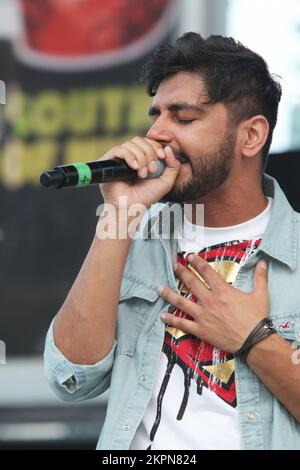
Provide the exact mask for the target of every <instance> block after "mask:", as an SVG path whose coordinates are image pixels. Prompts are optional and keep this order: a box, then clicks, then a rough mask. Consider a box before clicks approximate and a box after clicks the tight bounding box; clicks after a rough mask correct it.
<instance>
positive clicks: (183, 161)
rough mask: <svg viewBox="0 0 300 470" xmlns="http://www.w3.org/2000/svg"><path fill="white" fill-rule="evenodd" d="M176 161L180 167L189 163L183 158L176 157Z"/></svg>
mask: <svg viewBox="0 0 300 470" xmlns="http://www.w3.org/2000/svg"><path fill="white" fill-rule="evenodd" d="M176 159H177V160H178V161H179V162H180V163H181V165H184V164H185V163H189V160H188V159H187V158H184V157H176Z"/></svg>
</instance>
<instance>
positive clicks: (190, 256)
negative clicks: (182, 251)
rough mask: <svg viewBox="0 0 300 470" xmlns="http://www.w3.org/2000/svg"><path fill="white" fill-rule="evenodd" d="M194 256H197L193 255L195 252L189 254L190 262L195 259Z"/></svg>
mask: <svg viewBox="0 0 300 470" xmlns="http://www.w3.org/2000/svg"><path fill="white" fill-rule="evenodd" d="M194 257H195V255H193V254H192V255H189V256H188V260H189V262H190V263H191V262H192V261H193V259H194Z"/></svg>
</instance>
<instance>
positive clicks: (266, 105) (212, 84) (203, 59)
mask: <svg viewBox="0 0 300 470" xmlns="http://www.w3.org/2000/svg"><path fill="white" fill-rule="evenodd" d="M183 71H185V72H186V71H197V72H199V74H200V75H201V77H202V78H203V80H204V83H205V86H206V91H207V93H208V101H207V103H218V102H219V103H223V104H224V105H225V106H226V107H227V109H228V111H229V115H230V118H231V124H233V125H235V126H237V125H238V124H239V123H240V122H242V121H243V120H246V119H249V118H250V117H252V116H255V115H258V114H262V115H263V116H265V117H266V119H267V120H268V122H269V126H270V132H269V135H268V139H267V141H266V143H265V145H264V148H263V152H262V153H263V168H265V166H266V162H267V157H268V154H269V150H270V146H271V142H272V137H273V131H274V128H275V126H276V122H277V114H278V105H279V102H280V99H281V95H282V89H281V85H280V84H279V82H278V81H276V79H275V76H274V75H271V74H270V72H269V69H268V66H267V64H266V62H265V60H264V59H263V58H262V57H261V56H260V55H258V54H257V53H255V52H253V51H251V50H250V49H248V48H247V47H245V46H244V45H243V44H241V43H240V42H238V41H236V40H235V39H233V38H231V37H223V36H210V37H208V38H207V39H204V38H203V37H202V36H201V35H200V34H197V33H193V32H190V33H185V34H184V35H183V36H181V37H180V38H178V39H177V40H176V41H175V42H174V43H173V44H171V43H167V44H165V45H163V46H162V47H160V48H158V49H157V50H156V51H155V52H154V54H153V55H152V56H151V58H150V59H149V61H148V62H147V63H146V64H145V65H144V67H143V68H142V71H141V79H142V81H146V82H147V91H148V93H149V95H150V96H154V95H155V94H156V92H157V89H158V87H159V84H160V82H161V81H162V80H163V79H164V78H165V77H167V76H169V75H172V74H175V73H176V72H183Z"/></svg>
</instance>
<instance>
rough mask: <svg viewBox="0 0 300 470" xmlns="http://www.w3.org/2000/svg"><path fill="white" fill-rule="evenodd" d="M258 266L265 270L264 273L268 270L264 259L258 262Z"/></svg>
mask: <svg viewBox="0 0 300 470" xmlns="http://www.w3.org/2000/svg"><path fill="white" fill-rule="evenodd" d="M259 265H260V267H261V268H263V269H265V270H266V271H267V270H268V265H267V263H266V261H265V260H264V259H263V260H261V261H260V262H259Z"/></svg>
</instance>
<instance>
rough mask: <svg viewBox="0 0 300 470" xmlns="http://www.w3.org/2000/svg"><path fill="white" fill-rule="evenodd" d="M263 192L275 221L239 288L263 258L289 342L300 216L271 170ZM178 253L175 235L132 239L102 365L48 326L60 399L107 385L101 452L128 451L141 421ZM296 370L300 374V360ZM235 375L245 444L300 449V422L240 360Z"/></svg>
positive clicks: (299, 281)
mask: <svg viewBox="0 0 300 470" xmlns="http://www.w3.org/2000/svg"><path fill="white" fill-rule="evenodd" d="M264 192H265V194H266V195H267V196H271V197H274V203H273V208H272V213H271V219H270V221H269V224H268V226H267V229H266V232H265V234H264V237H263V239H262V242H261V244H260V246H259V249H258V250H257V251H256V252H255V254H254V255H252V256H251V257H250V258H249V259H248V261H247V263H246V264H245V265H244V266H243V267H241V269H240V271H239V273H238V276H237V280H236V283H235V286H236V287H237V288H239V289H240V290H242V291H244V292H249V291H251V290H252V288H253V269H254V267H255V265H256V264H257V262H258V261H259V260H260V259H262V258H264V259H266V260H267V261H268V264H269V270H268V272H269V277H268V279H269V281H268V283H269V293H270V317H271V318H272V320H273V322H274V324H275V327H276V329H277V331H278V333H279V334H280V335H281V336H283V337H284V338H285V339H286V340H289V341H290V342H291V343H292V342H294V341H297V340H298V341H300V250H299V246H300V244H299V241H300V214H298V213H296V212H294V211H293V209H292V208H291V206H290V204H289V203H288V201H287V199H286V197H285V195H284V193H283V192H282V190H281V189H280V187H279V185H278V183H277V182H276V181H275V180H274V179H273V178H271V177H269V176H267V175H264ZM176 252H177V242H176V240H174V239H171V240H170V239H163V237H161V239H157V240H151V239H148V240H135V241H134V242H133V244H132V246H131V249H130V252H129V255H128V258H127V263H126V266H125V271H124V275H123V280H122V284H121V292H120V302H119V311H118V322H117V332H116V339H115V343H114V345H113V347H112V349H111V351H110V352H109V353H108V355H107V356H106V357H105V358H103V359H102V360H101V361H99V362H98V363H97V364H95V365H81V364H73V363H71V362H70V361H68V360H67V359H66V358H65V357H64V356H63V354H62V353H61V352H60V351H59V350H58V349H57V347H56V346H55V343H54V341H53V322H52V324H51V326H50V328H49V331H48V334H47V338H46V345H45V353H44V357H45V373H46V376H47V378H48V380H49V382H50V384H51V386H52V387H53V388H54V390H55V391H56V393H57V394H58V395H59V396H60V397H61V398H62V399H63V400H66V401H81V400H86V399H89V398H92V397H95V396H97V395H100V394H102V393H103V392H105V391H106V390H107V389H108V388H110V391H109V401H108V408H107V415H106V420H105V423H104V426H103V429H102V432H101V435H100V439H99V442H98V446H97V448H98V449H109V450H113V449H129V447H130V444H131V441H132V439H133V437H134V435H135V432H136V430H137V428H138V426H139V424H140V422H141V420H142V418H143V415H144V412H145V409H146V407H147V405H148V402H149V400H150V397H151V394H152V389H153V386H154V383H155V379H156V374H157V371H158V367H159V360H160V354H161V350H162V345H163V339H164V324H163V323H162V321H161V320H160V313H161V312H162V311H163V310H166V309H167V308H168V307H169V305H168V304H167V303H166V301H165V300H163V299H162V298H161V297H159V295H158V293H157V288H158V287H159V286H160V285H162V284H164V285H166V284H168V285H169V286H170V287H171V288H173V289H174V290H176V291H177V287H176V282H175V278H174V274H173V269H172V261H174V260H175V259H176ZM241 314H242V312H241ZM293 352H294V353H295V352H296V354H298V352H297V350H296V349H292V348H291V357H292V353H293ZM298 358H300V352H299V354H298ZM298 362H300V361H298ZM295 367H297V368H298V372H299V375H300V364H299V365H295ZM235 378H236V390H237V402H238V413H239V420H240V430H241V446H242V449H255V450H259V449H300V424H299V423H297V421H296V420H295V419H294V418H293V417H292V415H291V414H290V413H289V412H288V411H287V410H286V408H285V407H284V406H283V405H282V404H281V403H280V402H279V401H278V400H277V399H276V398H275V397H274V396H273V395H272V394H271V393H270V392H269V391H268V390H267V388H266V387H265V386H264V385H263V383H262V382H261V381H260V380H259V379H258V377H257V376H256V375H255V374H254V373H253V372H252V370H251V369H250V368H249V367H248V366H247V365H246V364H245V363H243V362H242V361H240V360H239V359H236V369H235ZM299 398H300V389H299Z"/></svg>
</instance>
